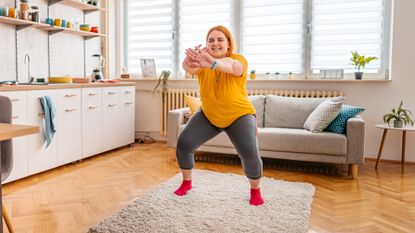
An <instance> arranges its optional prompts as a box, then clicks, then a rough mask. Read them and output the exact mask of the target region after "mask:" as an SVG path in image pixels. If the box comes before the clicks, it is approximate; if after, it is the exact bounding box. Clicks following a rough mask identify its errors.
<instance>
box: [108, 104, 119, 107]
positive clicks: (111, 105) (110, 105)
mask: <svg viewBox="0 0 415 233" xmlns="http://www.w3.org/2000/svg"><path fill="white" fill-rule="evenodd" d="M116 105H117V104H108V107H114V106H116Z"/></svg>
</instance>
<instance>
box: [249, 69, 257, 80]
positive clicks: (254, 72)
mask: <svg viewBox="0 0 415 233" xmlns="http://www.w3.org/2000/svg"><path fill="white" fill-rule="evenodd" d="M249 73H250V74H249V78H250V79H256V71H255V70H251V71H249Z"/></svg>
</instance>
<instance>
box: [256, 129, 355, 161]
mask: <svg viewBox="0 0 415 233" xmlns="http://www.w3.org/2000/svg"><path fill="white" fill-rule="evenodd" d="M258 143H259V148H260V150H268V151H285V152H297V153H309V154H329V155H342V156H344V155H346V154H347V138H346V136H345V135H342V134H335V133H329V132H322V133H318V134H316V133H312V132H310V131H308V130H306V129H287V128H262V129H259V134H258Z"/></svg>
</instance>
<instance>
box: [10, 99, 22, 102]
mask: <svg viewBox="0 0 415 233" xmlns="http://www.w3.org/2000/svg"><path fill="white" fill-rule="evenodd" d="M10 101H11V102H17V101H20V99H10Z"/></svg>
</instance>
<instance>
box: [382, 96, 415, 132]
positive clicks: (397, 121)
mask: <svg viewBox="0 0 415 233" xmlns="http://www.w3.org/2000/svg"><path fill="white" fill-rule="evenodd" d="M402 105H403V101H401V104H399V106H398V107H396V108H393V109H392V110H391V112H390V113H387V114H385V115H384V116H383V121H384V122H385V123H388V125H389V126H390V121H391V120H394V121H393V127H395V128H402V127H403V125H404V124H405V125H406V124H411V125H414V122H413V120H412V112H411V111H409V110H408V109H405V108H403V107H402Z"/></svg>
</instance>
